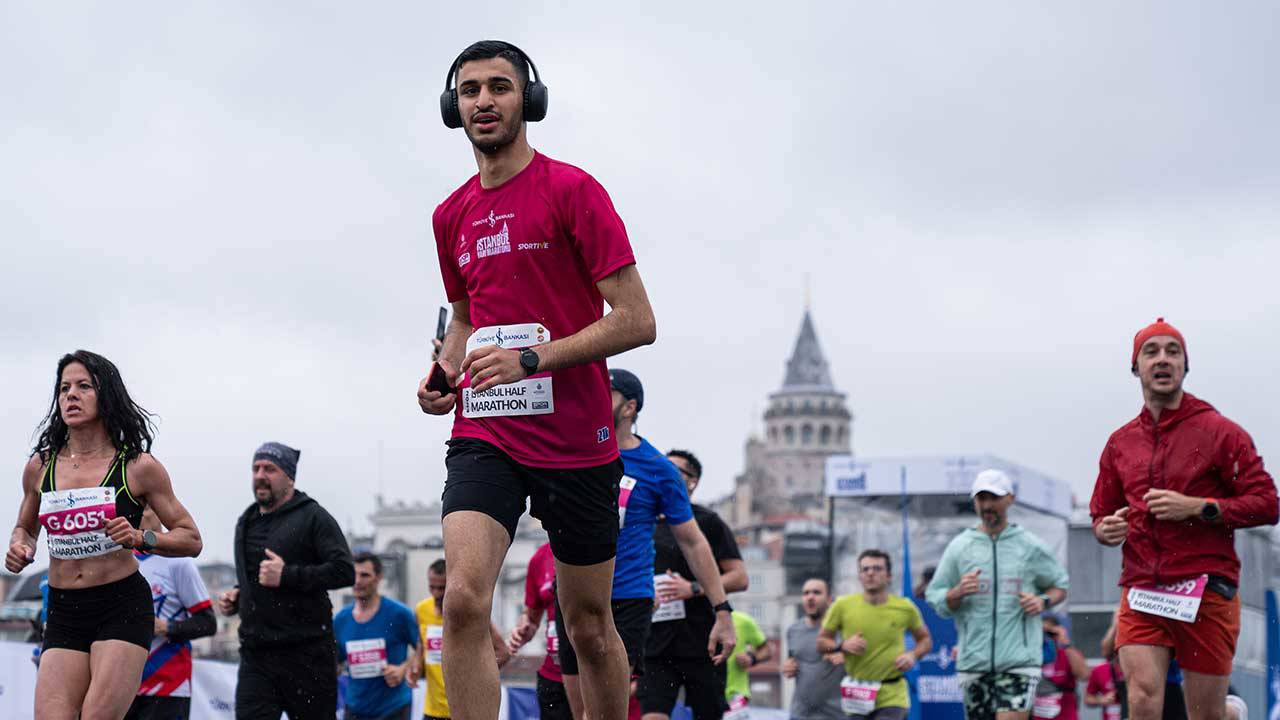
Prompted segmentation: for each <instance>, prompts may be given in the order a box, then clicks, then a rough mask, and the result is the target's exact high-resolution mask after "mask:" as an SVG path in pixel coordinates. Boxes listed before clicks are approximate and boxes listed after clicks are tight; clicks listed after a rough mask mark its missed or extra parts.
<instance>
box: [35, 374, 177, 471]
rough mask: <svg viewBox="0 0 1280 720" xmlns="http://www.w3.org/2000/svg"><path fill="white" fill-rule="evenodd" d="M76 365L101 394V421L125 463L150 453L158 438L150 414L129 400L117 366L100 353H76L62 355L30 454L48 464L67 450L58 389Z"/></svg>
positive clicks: (99, 396)
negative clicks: (45, 412) (47, 405)
mask: <svg viewBox="0 0 1280 720" xmlns="http://www.w3.org/2000/svg"><path fill="white" fill-rule="evenodd" d="M73 362H75V363H80V364H81V365H83V366H84V367H85V369H86V370H88V371H89V377H91V378H92V379H93V387H94V389H95V390H97V393H98V417H100V418H102V424H103V426H104V427H105V428H106V430H107V437H108V438H110V440H111V444H112V445H114V446H115V448H116V451H124V455H125V459H126V460H132V459H134V458H136V457H138V455H140V454H142V453H144V452H151V441H152V437H153V435H154V434H155V425H154V424H153V423H152V422H151V413H149V412H147V411H146V409H144V408H143V407H142V406H141V405H139V404H138V403H136V402H134V401H133V398H131V397H129V391H128V389H126V388H125V386H124V380H123V379H121V378H120V370H119V369H117V368H116V366H115V363H113V362H111V361H110V360H108V359H106V358H104V357H102V356H101V355H99V354H97V353H93V352H89V351H88V350H77V351H75V352H73V353H68V354H66V355H63V356H62V359H61V360H59V361H58V372H57V373H56V374H54V376H53V400H52V402H50V403H49V412H48V413H47V414H46V415H45V416H44V419H43V420H41V421H40V430H39V432H40V439H39V440H37V441H36V446H35V448H33V449H32V451H31V454H32V455H39V456H40V459H41V461H43V462H49V458H50V457H51V456H52V455H53V453H56V452H58V451H60V450H62V449H63V448H64V447H66V446H67V435H68V432H67V424H66V423H65V422H64V421H63V419H62V412H61V411H60V410H59V409H58V389H59V387H60V386H61V385H62V371H63V370H66V369H67V366H68V365H70V364H71V363H73Z"/></svg>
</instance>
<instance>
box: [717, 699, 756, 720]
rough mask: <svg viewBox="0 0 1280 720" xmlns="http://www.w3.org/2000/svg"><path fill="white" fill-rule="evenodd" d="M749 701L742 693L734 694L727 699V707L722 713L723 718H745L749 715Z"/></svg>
mask: <svg viewBox="0 0 1280 720" xmlns="http://www.w3.org/2000/svg"><path fill="white" fill-rule="evenodd" d="M750 705H751V702H750V700H749V699H748V698H746V697H745V696H742V695H734V696H733V697H732V698H730V699H729V709H728V710H726V711H725V713H724V716H723V718H724V720H747V719H748V718H750V717H751V709H750Z"/></svg>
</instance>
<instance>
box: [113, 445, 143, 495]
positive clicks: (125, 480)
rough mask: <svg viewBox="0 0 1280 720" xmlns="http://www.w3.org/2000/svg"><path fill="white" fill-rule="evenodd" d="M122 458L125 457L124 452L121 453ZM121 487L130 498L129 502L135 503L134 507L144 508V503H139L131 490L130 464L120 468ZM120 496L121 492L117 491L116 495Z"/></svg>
mask: <svg viewBox="0 0 1280 720" xmlns="http://www.w3.org/2000/svg"><path fill="white" fill-rule="evenodd" d="M120 457H122V458H123V457H124V451H123V450H121V451H120ZM120 487H121V488H123V489H124V493H125V494H126V495H128V496H129V500H131V501H133V504H134V505H137V506H138V507H142V503H140V502H138V498H136V497H134V496H133V491H132V490H130V489H129V463H127V462H126V463H124V464H123V465H121V466H120ZM119 494H120V491H119V490H117V491H116V495H119Z"/></svg>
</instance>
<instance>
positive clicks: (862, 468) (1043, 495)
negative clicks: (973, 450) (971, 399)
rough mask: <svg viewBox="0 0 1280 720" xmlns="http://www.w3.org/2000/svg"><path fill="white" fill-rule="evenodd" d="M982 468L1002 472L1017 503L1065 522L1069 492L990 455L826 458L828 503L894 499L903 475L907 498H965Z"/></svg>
mask: <svg viewBox="0 0 1280 720" xmlns="http://www.w3.org/2000/svg"><path fill="white" fill-rule="evenodd" d="M987 468H996V469H998V470H1003V471H1004V472H1005V473H1006V474H1007V475H1008V476H1009V479H1011V480H1013V487H1014V493H1015V494H1016V495H1017V496H1018V502H1019V503H1022V504H1025V505H1027V506H1030V507H1033V508H1036V509H1037V510H1042V511H1044V512H1048V513H1051V514H1053V515H1057V516H1058V517H1062V518H1069V517H1071V487H1070V486H1069V485H1067V484H1066V483H1065V482H1063V481H1061V480H1058V479H1057V478H1052V477H1049V476H1048V475H1045V474H1043V473H1038V472H1036V471H1035V470H1032V469H1030V468H1026V467H1022V466H1021V465H1016V464H1014V463H1011V462H1009V461H1007V460H1003V459H1001V458H998V457H995V456H994V455H939V456H932V457H930V456H924V457H890V458H870V459H857V458H854V457H853V456H851V455H833V456H831V457H828V458H827V467H826V481H827V482H826V490H827V495H828V496H829V497H866V496H875V495H890V496H896V495H900V494H901V493H902V483H903V473H904V472H905V473H906V490H907V494H908V495H963V496H966V497H967V496H968V495H969V489H970V488H971V487H972V486H973V478H974V476H975V475H977V474H978V473H979V472H981V471H983V470H986V469H987Z"/></svg>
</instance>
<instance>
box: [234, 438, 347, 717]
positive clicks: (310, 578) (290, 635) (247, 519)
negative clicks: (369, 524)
mask: <svg viewBox="0 0 1280 720" xmlns="http://www.w3.org/2000/svg"><path fill="white" fill-rule="evenodd" d="M300 454H301V453H300V452H299V451H297V450H294V449H293V448H291V447H288V446H286V445H282V444H280V443H275V442H269V443H266V444H264V445H263V446H262V447H260V448H258V451H257V452H255V453H254V455H253V492H254V498H255V499H256V500H257V502H256V503H254V504H253V505H250V506H249V508H248V509H247V510H245V511H244V514H242V515H241V516H240V519H239V520H238V521H237V522H236V539H235V558H236V580H237V583H238V584H237V586H236V588H235V589H233V590H230V591H228V592H225V593H223V594H222V596H221V597H220V598H218V606H219V609H220V610H221V611H222V613H223V614H224V615H233V614H235V613H237V612H238V613H239V614H240V671H239V677H238V678H237V681H236V718H237V720H258V719H259V718H270V719H271V720H278V718H279V717H280V713H281V712H285V713H288V715H289V718H290V720H304V719H309V718H326V720H332V718H333V715H334V712H335V710H336V708H337V705H338V679H337V674H336V667H337V655H336V652H335V646H334V639H333V605H332V604H330V602H329V595H328V591H329V590H333V589H336V588H342V587H348V586H350V585H351V584H352V583H354V582H355V566H354V565H353V564H352V562H351V549H350V548H348V547H347V540H346V538H345V537H344V536H343V534H342V530H341V529H340V528H339V527H338V523H337V522H335V521H334V519H333V516H332V515H330V514H329V513H328V512H326V511H325V509H324V508H322V507H320V504H319V503H317V502H316V501H315V500H312V499H311V498H309V497H307V495H306V494H305V493H302V492H298V491H296V490H294V488H293V484H294V474H295V473H296V472H297V467H298V456H299V455H300Z"/></svg>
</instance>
